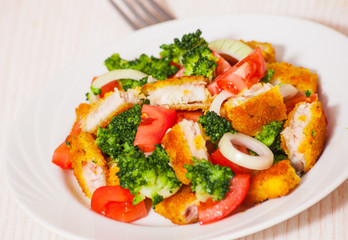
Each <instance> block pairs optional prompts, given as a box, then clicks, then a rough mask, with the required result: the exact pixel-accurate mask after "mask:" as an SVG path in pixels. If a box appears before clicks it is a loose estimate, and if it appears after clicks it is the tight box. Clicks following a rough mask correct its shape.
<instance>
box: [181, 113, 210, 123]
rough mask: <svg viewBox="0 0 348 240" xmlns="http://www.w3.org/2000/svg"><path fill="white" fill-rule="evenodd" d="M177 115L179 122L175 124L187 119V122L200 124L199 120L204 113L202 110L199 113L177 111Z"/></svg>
mask: <svg viewBox="0 0 348 240" xmlns="http://www.w3.org/2000/svg"><path fill="white" fill-rule="evenodd" d="M176 115H177V116H178V117H177V120H176V122H175V123H179V122H181V121H182V120H184V119H186V120H192V121H195V122H198V119H199V117H200V116H202V115H203V112H202V111H201V110H197V111H184V110H183V111H176Z"/></svg>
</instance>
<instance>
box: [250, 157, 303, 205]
mask: <svg viewBox="0 0 348 240" xmlns="http://www.w3.org/2000/svg"><path fill="white" fill-rule="evenodd" d="M300 180H301V179H300V177H299V176H297V174H296V172H295V169H294V168H293V167H292V166H291V164H290V161H289V160H282V161H280V162H278V163H276V164H274V165H272V167H270V168H269V169H266V170H261V171H256V172H254V173H253V174H252V175H251V178H250V187H249V191H248V193H247V196H246V197H245V200H244V201H245V203H247V204H256V203H259V202H262V201H265V200H267V199H271V198H278V197H281V196H285V195H287V194H288V193H289V192H290V191H291V190H292V189H293V188H295V187H296V186H297V185H298V184H299V182H300Z"/></svg>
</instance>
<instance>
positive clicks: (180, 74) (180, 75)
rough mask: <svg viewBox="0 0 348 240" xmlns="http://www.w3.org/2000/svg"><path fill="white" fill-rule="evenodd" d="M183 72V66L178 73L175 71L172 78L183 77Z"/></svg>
mask: <svg viewBox="0 0 348 240" xmlns="http://www.w3.org/2000/svg"><path fill="white" fill-rule="evenodd" d="M184 72H185V68H184V66H182V67H181V68H180V69H179V71H177V72H176V73H175V74H174V76H173V77H174V78H176V77H183V76H185V75H184Z"/></svg>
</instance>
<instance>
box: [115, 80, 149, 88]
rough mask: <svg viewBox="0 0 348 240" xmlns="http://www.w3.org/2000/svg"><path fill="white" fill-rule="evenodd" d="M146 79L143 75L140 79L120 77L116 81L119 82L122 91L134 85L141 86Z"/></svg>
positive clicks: (134, 86)
mask: <svg viewBox="0 0 348 240" xmlns="http://www.w3.org/2000/svg"><path fill="white" fill-rule="evenodd" d="M147 81H148V77H144V78H142V79H140V80H139V81H138V80H134V79H120V80H118V82H119V83H120V85H121V87H122V89H123V90H124V91H127V90H128V89H131V88H136V87H142V86H144V85H145V84H146V83H147Z"/></svg>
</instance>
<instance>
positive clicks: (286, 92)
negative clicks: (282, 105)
mask: <svg viewBox="0 0 348 240" xmlns="http://www.w3.org/2000/svg"><path fill="white" fill-rule="evenodd" d="M279 92H280V94H281V95H282V96H283V99H284V100H287V99H290V98H292V97H294V96H295V95H296V94H297V92H298V90H297V88H295V87H294V86H292V85H291V84H282V85H279Z"/></svg>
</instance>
